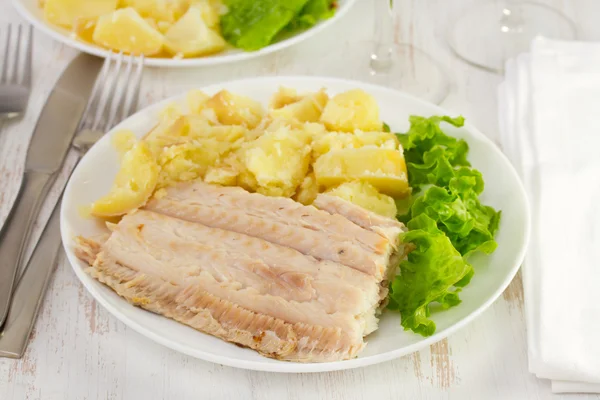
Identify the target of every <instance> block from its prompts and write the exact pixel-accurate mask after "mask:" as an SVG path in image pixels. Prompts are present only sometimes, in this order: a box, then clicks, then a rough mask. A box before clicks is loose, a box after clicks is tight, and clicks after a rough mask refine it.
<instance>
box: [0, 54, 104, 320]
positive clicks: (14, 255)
mask: <svg viewBox="0 0 600 400" xmlns="http://www.w3.org/2000/svg"><path fill="white" fill-rule="evenodd" d="M101 68H102V59H99V58H95V57H93V56H89V55H87V54H80V55H78V56H77V57H76V58H75V59H74V60H73V61H72V62H71V63H70V64H69V65H68V66H67V68H66V69H65V70H64V72H63V73H62V75H61V76H60V78H59V79H58V81H57V82H56V84H55V86H54V88H53V89H52V91H51V92H50V95H49V96H48V99H47V100H46V104H45V105H44V107H43V109H42V112H41V114H40V116H39V118H38V121H37V123H36V126H35V130H34V132H33V135H32V138H31V142H30V144H29V149H28V151H27V158H26V161H25V173H24V174H23V180H22V182H21V188H20V190H19V193H18V194H17V198H16V199H15V202H14V204H13V206H12V209H11V211H10V212H9V215H8V217H7V218H6V221H5V222H4V226H3V227H2V229H1V230H0V326H2V325H3V324H4V322H5V320H6V316H7V314H8V309H9V306H10V298H11V295H12V290H13V286H14V281H15V277H16V272H17V270H18V269H19V265H20V264H21V262H22V261H23V260H22V258H23V253H24V250H25V247H26V246H25V245H26V243H27V240H28V239H29V236H30V233H31V228H32V227H33V222H34V221H35V219H36V217H37V214H38V212H39V208H40V205H41V203H42V201H43V199H44V197H45V195H46V194H47V192H48V189H49V188H50V186H51V184H52V183H53V182H54V180H55V178H56V173H57V171H58V170H59V169H60V167H61V165H62V163H63V161H64V159H65V157H66V155H67V152H68V150H69V147H70V145H71V141H72V140H73V137H74V136H75V133H76V130H77V126H78V124H79V120H80V119H81V116H82V115H83V112H84V111H85V107H86V104H87V100H88V99H89V97H90V95H91V93H92V89H93V87H94V83H95V81H96V77H97V76H98V73H99V71H100V69H101Z"/></svg>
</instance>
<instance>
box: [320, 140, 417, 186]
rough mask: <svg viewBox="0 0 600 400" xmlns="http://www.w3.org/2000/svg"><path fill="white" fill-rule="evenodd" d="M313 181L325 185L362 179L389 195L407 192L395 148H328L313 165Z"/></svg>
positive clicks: (401, 163)
mask: <svg viewBox="0 0 600 400" xmlns="http://www.w3.org/2000/svg"><path fill="white" fill-rule="evenodd" d="M313 168H314V170H315V176H316V178H317V183H318V184H319V185H322V186H326V187H329V188H330V187H333V186H338V185H340V184H342V183H344V182H350V181H363V182H368V183H370V184H371V185H373V186H374V187H375V188H376V189H377V190H378V191H379V192H381V193H385V194H388V195H390V196H392V197H404V196H406V195H407V194H408V191H409V189H408V180H407V175H406V163H405V161H404V156H403V155H402V153H400V151H398V150H390V149H381V148H377V147H362V148H359V149H343V150H336V151H331V152H329V153H327V154H325V155H323V156H321V157H319V159H318V160H317V161H316V162H315V164H314V166H313Z"/></svg>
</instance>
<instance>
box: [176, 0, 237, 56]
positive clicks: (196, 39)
mask: <svg viewBox="0 0 600 400" xmlns="http://www.w3.org/2000/svg"><path fill="white" fill-rule="evenodd" d="M225 44H226V43H225V40H224V39H223V38H222V37H221V36H220V35H219V34H218V33H217V32H216V31H214V30H213V29H211V28H210V27H209V26H208V25H207V23H206V22H205V21H204V20H203V19H202V10H201V9H200V7H199V6H191V7H190V8H189V10H188V11H187V12H186V13H185V15H184V16H183V17H181V18H180V19H179V20H178V21H177V22H176V23H175V24H174V25H173V26H171V27H170V28H169V30H167V32H166V33H165V45H166V47H167V49H168V50H169V51H170V52H171V53H172V54H174V55H181V56H183V57H196V56H200V55H206V54H212V53H216V52H219V51H221V50H223V49H224V48H225Z"/></svg>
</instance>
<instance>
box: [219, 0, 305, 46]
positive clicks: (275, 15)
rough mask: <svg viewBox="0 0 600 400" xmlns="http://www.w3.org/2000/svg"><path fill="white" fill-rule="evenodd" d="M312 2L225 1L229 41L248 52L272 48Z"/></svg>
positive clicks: (224, 25)
mask: <svg viewBox="0 0 600 400" xmlns="http://www.w3.org/2000/svg"><path fill="white" fill-rule="evenodd" d="M308 1H309V0H225V2H224V3H225V5H226V6H227V8H228V12H227V13H226V14H225V15H222V16H221V33H222V35H223V37H224V38H225V40H227V41H228V42H229V43H231V44H232V45H234V46H235V47H238V48H241V49H243V50H246V51H254V50H259V49H262V48H263V47H265V46H268V45H269V44H270V43H271V42H272V41H273V38H275V36H276V35H277V34H278V33H279V32H280V31H281V30H282V29H284V28H285V27H286V26H287V25H288V24H289V23H290V21H292V19H294V17H295V16H296V15H298V14H299V13H300V12H301V11H302V9H303V8H304V7H305V6H306V4H307V3H308Z"/></svg>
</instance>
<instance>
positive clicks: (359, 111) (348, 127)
mask: <svg viewBox="0 0 600 400" xmlns="http://www.w3.org/2000/svg"><path fill="white" fill-rule="evenodd" d="M321 122H322V123H324V124H325V126H326V127H327V129H329V130H331V131H341V132H354V131H355V130H357V129H361V130H363V131H377V130H381V127H382V123H381V120H380V119H379V106H378V105H377V101H375V98H374V97H373V96H371V95H370V94H368V93H366V92H364V91H362V90H360V89H354V90H349V91H347V92H344V93H340V94H338V95H336V96H334V97H333V98H332V99H331V100H330V101H329V102H328V103H327V105H326V106H325V109H324V110H323V114H322V115H321Z"/></svg>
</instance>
